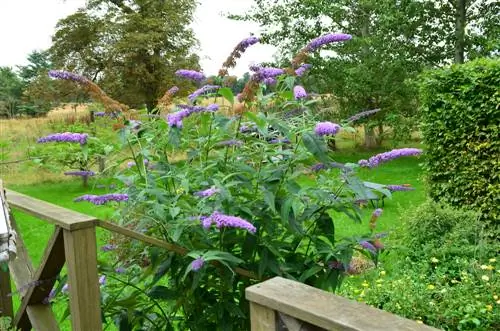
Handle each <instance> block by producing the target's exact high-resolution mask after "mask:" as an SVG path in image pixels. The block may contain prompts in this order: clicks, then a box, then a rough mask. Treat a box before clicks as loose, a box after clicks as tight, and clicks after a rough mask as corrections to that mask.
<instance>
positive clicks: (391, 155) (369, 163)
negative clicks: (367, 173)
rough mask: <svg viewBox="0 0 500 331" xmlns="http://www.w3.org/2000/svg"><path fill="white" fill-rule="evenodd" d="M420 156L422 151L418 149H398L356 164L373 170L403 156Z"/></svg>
mask: <svg viewBox="0 0 500 331" xmlns="http://www.w3.org/2000/svg"><path fill="white" fill-rule="evenodd" d="M420 154H422V150H421V149H418V148H400V149H393V150H392V151H390V152H385V153H380V154H377V155H374V156H372V157H371V158H369V159H368V160H359V161H358V164H359V165H360V166H362V167H369V168H374V167H376V166H378V165H379V164H380V163H384V162H387V161H390V160H393V159H397V158H399V157H403V156H416V155H420Z"/></svg>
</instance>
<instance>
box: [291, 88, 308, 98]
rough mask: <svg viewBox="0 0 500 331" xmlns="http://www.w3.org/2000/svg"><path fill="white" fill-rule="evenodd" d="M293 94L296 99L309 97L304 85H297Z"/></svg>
mask: <svg viewBox="0 0 500 331" xmlns="http://www.w3.org/2000/svg"><path fill="white" fill-rule="evenodd" d="M293 96H294V97H295V100H300V99H304V98H306V97H307V92H306V90H305V89H304V88H303V87H302V86H300V85H297V86H295V87H294V88H293Z"/></svg>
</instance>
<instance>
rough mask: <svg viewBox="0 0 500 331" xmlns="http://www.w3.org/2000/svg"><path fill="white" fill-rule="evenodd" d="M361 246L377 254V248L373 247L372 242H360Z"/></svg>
mask: <svg viewBox="0 0 500 331" xmlns="http://www.w3.org/2000/svg"><path fill="white" fill-rule="evenodd" d="M359 244H360V245H361V247H363V248H364V249H367V250H369V251H370V252H372V253H376V252H377V248H376V247H375V246H373V244H372V243H370V242H368V241H366V240H363V241H360V242H359Z"/></svg>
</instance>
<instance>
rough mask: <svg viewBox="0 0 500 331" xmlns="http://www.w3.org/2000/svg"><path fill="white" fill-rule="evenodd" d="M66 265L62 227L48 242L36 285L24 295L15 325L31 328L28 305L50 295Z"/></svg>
mask: <svg viewBox="0 0 500 331" xmlns="http://www.w3.org/2000/svg"><path fill="white" fill-rule="evenodd" d="M63 266H64V238H63V233H62V229H61V228H60V227H57V226H56V229H55V231H54V233H53V235H52V237H51V238H50V240H49V243H48V244H47V247H46V249H45V253H44V255H43V258H42V261H41V264H40V267H39V268H38V270H37V271H36V273H35V275H34V277H33V281H34V282H37V283H38V284H37V285H36V286H31V287H30V288H29V289H28V291H27V292H26V295H25V296H24V298H23V300H22V302H21V307H20V308H19V310H18V312H17V314H16V317H15V319H14V325H16V326H17V327H18V328H20V329H22V330H29V329H30V326H31V322H30V319H29V316H28V314H27V307H28V306H31V305H40V304H42V302H43V301H44V299H45V298H47V297H48V296H49V293H50V291H51V290H52V288H53V287H54V283H55V281H56V277H57V275H59V273H60V272H61V269H62V267H63Z"/></svg>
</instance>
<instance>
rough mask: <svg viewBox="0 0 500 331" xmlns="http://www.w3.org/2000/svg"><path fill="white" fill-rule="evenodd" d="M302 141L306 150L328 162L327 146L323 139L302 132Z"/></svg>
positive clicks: (320, 159)
mask: <svg viewBox="0 0 500 331" xmlns="http://www.w3.org/2000/svg"><path fill="white" fill-rule="evenodd" d="M302 142H303V143H304V146H305V147H306V148H307V150H308V151H309V152H310V153H311V154H312V155H314V157H315V158H316V159H318V160H319V161H321V162H323V163H328V162H330V158H329V157H328V147H327V145H326V143H325V140H324V139H322V138H320V137H318V136H316V135H315V134H313V133H310V132H304V133H303V134H302Z"/></svg>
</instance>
